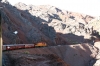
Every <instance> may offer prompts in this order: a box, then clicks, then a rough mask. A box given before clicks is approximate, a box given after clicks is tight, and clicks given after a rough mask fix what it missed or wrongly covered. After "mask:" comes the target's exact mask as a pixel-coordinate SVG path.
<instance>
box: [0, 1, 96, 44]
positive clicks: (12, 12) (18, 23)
mask: <svg viewBox="0 0 100 66" xmlns="http://www.w3.org/2000/svg"><path fill="white" fill-rule="evenodd" d="M0 6H2V7H3V9H2V11H1V12H2V31H3V33H2V34H3V43H4V44H14V43H17V44H19V43H21V44H22V43H24V44H25V43H31V44H32V43H38V42H46V43H47V44H48V45H58V44H57V43H59V42H61V43H60V44H62V45H66V44H67V45H68V44H72V43H83V42H85V40H84V39H86V38H87V37H86V38H85V36H90V35H89V34H90V33H91V32H92V27H91V26H88V23H89V22H90V21H91V20H93V19H94V18H95V17H92V16H89V15H84V14H79V13H74V12H69V11H65V10H60V9H59V8H56V7H54V6H50V5H41V6H34V5H25V4H23V3H18V4H16V5H15V6H12V5H10V3H9V2H6V3H5V2H3V3H0ZM14 31H18V34H17V35H15V34H14V33H13V32H14ZM59 34H60V35H59ZM69 34H70V35H71V36H69ZM62 38H63V39H62ZM74 38H79V39H80V40H79V39H78V40H76V39H74ZM59 39H60V41H59Z"/></svg>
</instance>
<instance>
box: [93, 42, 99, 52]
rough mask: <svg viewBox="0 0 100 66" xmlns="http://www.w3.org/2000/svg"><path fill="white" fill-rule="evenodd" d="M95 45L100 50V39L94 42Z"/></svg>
mask: <svg viewBox="0 0 100 66" xmlns="http://www.w3.org/2000/svg"><path fill="white" fill-rule="evenodd" d="M94 46H95V47H96V48H98V49H99V50H100V41H98V42H95V43H94Z"/></svg>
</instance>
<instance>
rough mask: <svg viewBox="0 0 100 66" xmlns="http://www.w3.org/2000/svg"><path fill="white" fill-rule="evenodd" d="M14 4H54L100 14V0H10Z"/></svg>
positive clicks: (75, 10)
mask: <svg viewBox="0 0 100 66" xmlns="http://www.w3.org/2000/svg"><path fill="white" fill-rule="evenodd" d="M8 1H9V2H10V3H11V4H12V5H14V4H15V3H18V2H22V3H25V4H27V5H28V4H33V5H52V6H56V7H59V8H61V9H64V10H68V11H73V12H79V13H84V14H88V15H92V16H100V0H8Z"/></svg>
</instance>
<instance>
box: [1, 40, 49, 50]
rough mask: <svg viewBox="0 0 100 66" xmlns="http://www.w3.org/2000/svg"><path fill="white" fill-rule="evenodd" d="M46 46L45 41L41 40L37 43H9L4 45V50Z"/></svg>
mask: <svg viewBox="0 0 100 66" xmlns="http://www.w3.org/2000/svg"><path fill="white" fill-rule="evenodd" d="M46 46H47V44H46V43H44V42H39V43H36V44H7V45H3V46H2V50H3V51H7V50H17V49H26V48H37V47H46Z"/></svg>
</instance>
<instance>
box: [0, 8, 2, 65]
mask: <svg viewBox="0 0 100 66" xmlns="http://www.w3.org/2000/svg"><path fill="white" fill-rule="evenodd" d="M1 9H2V7H0V66H2V27H1V22H2V15H1Z"/></svg>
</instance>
